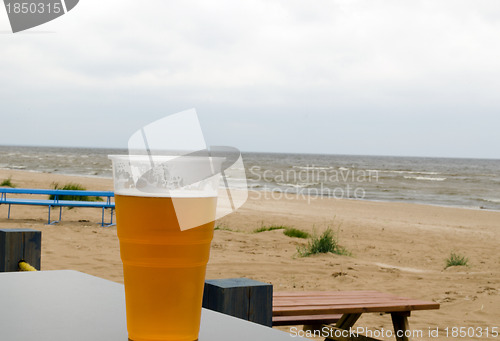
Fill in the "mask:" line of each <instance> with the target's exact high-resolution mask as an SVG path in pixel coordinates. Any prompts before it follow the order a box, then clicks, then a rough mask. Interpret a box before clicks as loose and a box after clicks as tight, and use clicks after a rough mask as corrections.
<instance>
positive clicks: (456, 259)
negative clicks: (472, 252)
mask: <svg viewBox="0 0 500 341" xmlns="http://www.w3.org/2000/svg"><path fill="white" fill-rule="evenodd" d="M450 266H469V258H467V257H465V256H463V255H459V254H457V253H455V252H452V253H451V254H450V256H449V257H448V258H447V259H446V266H445V269H446V268H449V267H450Z"/></svg>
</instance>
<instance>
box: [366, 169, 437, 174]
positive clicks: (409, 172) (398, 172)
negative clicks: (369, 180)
mask: <svg viewBox="0 0 500 341" xmlns="http://www.w3.org/2000/svg"><path fill="white" fill-rule="evenodd" d="M366 171H368V172H380V173H395V174H422V175H438V174H442V173H440V172H421V171H409V170H386V169H367V170H366Z"/></svg>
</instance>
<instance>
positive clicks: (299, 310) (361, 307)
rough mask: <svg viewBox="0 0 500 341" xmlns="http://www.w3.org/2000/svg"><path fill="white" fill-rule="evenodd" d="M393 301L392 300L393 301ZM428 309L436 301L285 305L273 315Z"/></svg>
mask: <svg viewBox="0 0 500 341" xmlns="http://www.w3.org/2000/svg"><path fill="white" fill-rule="evenodd" d="M393 303H394V302H393ZM428 309H439V304H438V303H433V302H429V303H428V304H421V302H418V301H417V302H416V304H412V302H411V301H409V302H404V303H401V304H398V302H396V303H395V304H389V303H387V304H383V305H381V304H378V303H366V304H355V305H349V304H338V305H336V304H329V305H324V306H314V305H313V306H300V305H298V306H287V307H279V306H278V307H274V308H273V314H274V315H297V314H300V315H310V314H344V313H351V314H352V313H377V312H380V313H389V312H400V311H412V310H428Z"/></svg>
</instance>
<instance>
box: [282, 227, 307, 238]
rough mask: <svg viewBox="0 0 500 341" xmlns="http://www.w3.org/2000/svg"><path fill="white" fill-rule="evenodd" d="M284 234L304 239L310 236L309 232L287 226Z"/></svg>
mask: <svg viewBox="0 0 500 341" xmlns="http://www.w3.org/2000/svg"><path fill="white" fill-rule="evenodd" d="M283 234H284V235H285V236H288V237H293V238H303V239H306V238H309V233H307V232H306V231H302V230H299V229H296V228H294V227H289V228H286V229H285V230H284V231H283Z"/></svg>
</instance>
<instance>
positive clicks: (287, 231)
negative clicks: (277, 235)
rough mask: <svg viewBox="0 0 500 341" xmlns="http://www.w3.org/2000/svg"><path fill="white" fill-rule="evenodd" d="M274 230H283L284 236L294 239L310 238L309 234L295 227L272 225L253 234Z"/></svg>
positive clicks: (262, 227) (258, 229) (254, 231)
mask: <svg viewBox="0 0 500 341" xmlns="http://www.w3.org/2000/svg"><path fill="white" fill-rule="evenodd" d="M274 230H283V234H284V235H285V236H288V237H292V238H308V237H309V233H307V232H305V231H302V230H299V229H296V228H295V227H290V226H285V225H271V226H261V227H259V228H257V229H255V230H253V233H261V232H267V231H274Z"/></svg>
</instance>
